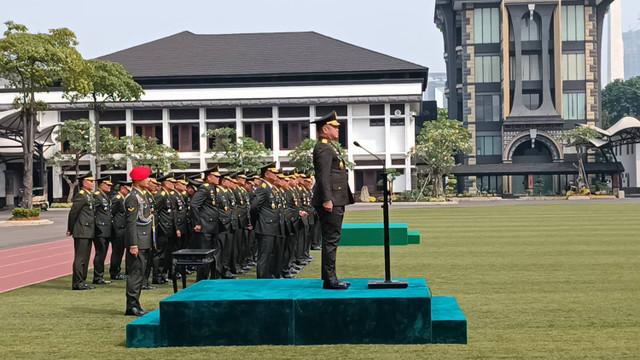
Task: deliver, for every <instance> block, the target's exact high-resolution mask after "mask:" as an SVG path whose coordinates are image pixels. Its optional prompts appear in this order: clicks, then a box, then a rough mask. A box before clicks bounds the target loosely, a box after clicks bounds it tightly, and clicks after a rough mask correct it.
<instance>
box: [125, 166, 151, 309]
mask: <svg viewBox="0 0 640 360" xmlns="http://www.w3.org/2000/svg"><path fill="white" fill-rule="evenodd" d="M150 174H151V169H149V168H147V167H142V166H141V167H135V168H133V169H132V170H131V173H130V174H129V176H130V177H131V180H133V185H132V189H131V193H129V195H128V196H127V198H126V199H125V202H124V203H125V207H126V209H127V216H126V219H127V220H126V221H127V227H126V229H125V246H126V248H127V252H126V261H127V267H128V268H129V275H128V276H127V290H126V294H127V310H126V311H125V313H124V314H125V315H133V316H143V315H145V314H146V313H147V312H146V311H144V310H142V307H141V306H140V292H141V290H142V288H143V286H144V277H145V271H146V263H147V261H149V256H150V255H151V249H152V248H153V247H154V245H155V244H154V238H153V214H152V212H151V210H152V209H151V203H150V202H149V197H148V196H147V195H146V190H144V189H145V188H148V187H149V185H148V182H149V175H150Z"/></svg>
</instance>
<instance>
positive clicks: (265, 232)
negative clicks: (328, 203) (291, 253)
mask: <svg viewBox="0 0 640 360" xmlns="http://www.w3.org/2000/svg"><path fill="white" fill-rule="evenodd" d="M274 165H275V163H272V164H269V165H267V166H265V167H263V168H262V169H261V173H262V177H263V181H261V183H260V185H259V186H258V188H257V189H256V195H255V198H254V201H253V202H252V203H251V209H252V212H255V213H256V214H257V219H256V226H255V233H256V237H257V239H258V268H257V277H258V279H278V278H280V277H281V275H280V272H281V267H280V264H279V259H278V257H279V253H280V247H281V246H282V244H281V242H280V241H279V240H280V239H283V237H284V235H285V229H284V219H283V217H282V215H281V212H280V210H281V208H282V204H281V201H280V193H279V191H278V189H277V187H276V182H277V179H278V176H277V174H278V169H276V168H275V167H272V166H274Z"/></svg>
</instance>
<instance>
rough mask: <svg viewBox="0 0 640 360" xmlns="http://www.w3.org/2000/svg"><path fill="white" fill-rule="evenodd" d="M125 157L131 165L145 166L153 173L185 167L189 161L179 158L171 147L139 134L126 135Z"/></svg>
mask: <svg viewBox="0 0 640 360" xmlns="http://www.w3.org/2000/svg"><path fill="white" fill-rule="evenodd" d="M123 140H124V141H125V148H126V153H125V158H126V159H129V160H131V163H132V165H133V166H134V167H135V166H146V167H148V168H150V169H151V172H153V173H166V172H168V171H170V170H171V169H181V170H183V169H186V168H187V167H189V163H187V162H186V161H182V160H180V157H179V156H178V152H177V151H175V150H174V149H173V148H171V147H169V146H167V145H164V144H159V143H158V141H157V140H156V139H155V138H151V137H145V136H140V135H138V134H135V135H134V136H126V137H124V138H123Z"/></svg>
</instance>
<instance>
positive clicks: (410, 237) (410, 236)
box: [407, 231, 420, 245]
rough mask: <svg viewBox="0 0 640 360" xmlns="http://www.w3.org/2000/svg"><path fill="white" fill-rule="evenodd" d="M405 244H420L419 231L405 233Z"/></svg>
mask: <svg viewBox="0 0 640 360" xmlns="http://www.w3.org/2000/svg"><path fill="white" fill-rule="evenodd" d="M407 243H408V244H409V245H411V244H420V231H409V232H407Z"/></svg>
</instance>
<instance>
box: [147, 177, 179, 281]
mask: <svg viewBox="0 0 640 360" xmlns="http://www.w3.org/2000/svg"><path fill="white" fill-rule="evenodd" d="M171 198H172V195H171V192H170V191H168V190H166V189H162V190H160V191H158V193H157V194H155V196H154V201H155V212H154V216H155V219H156V247H155V249H154V250H153V255H152V256H153V260H152V261H153V283H154V284H165V283H166V282H167V280H166V279H167V278H166V276H167V273H168V271H169V267H168V264H167V258H168V257H169V256H168V252H169V251H171V248H172V246H173V244H174V243H175V242H176V223H175V216H174V210H175V209H174V207H173V204H174V201H173V200H172V199H171Z"/></svg>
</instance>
